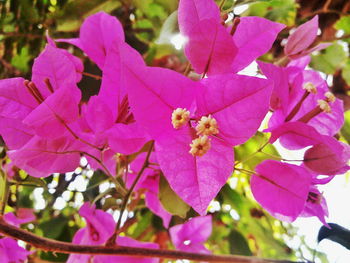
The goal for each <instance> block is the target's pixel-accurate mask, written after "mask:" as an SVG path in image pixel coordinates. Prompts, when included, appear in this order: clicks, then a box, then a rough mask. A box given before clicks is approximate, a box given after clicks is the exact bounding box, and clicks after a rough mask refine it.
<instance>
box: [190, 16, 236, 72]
mask: <svg viewBox="0 0 350 263" xmlns="http://www.w3.org/2000/svg"><path fill="white" fill-rule="evenodd" d="M187 36H188V38H189V41H188V42H187V44H186V46H185V54H186V56H187V58H188V59H189V61H190V62H191V65H192V67H193V68H194V70H195V71H196V72H197V73H199V74H200V73H203V72H205V73H207V74H208V75H215V74H221V73H229V72H232V69H231V67H230V66H228V65H231V64H232V63H233V60H234V58H235V56H236V53H237V48H236V46H235V44H234V42H233V39H232V37H231V35H230V34H229V33H228V32H227V30H226V28H225V27H224V26H223V25H221V24H220V23H217V22H216V21H215V20H213V19H206V20H202V21H201V22H200V23H199V24H196V25H195V26H193V27H192V29H191V31H189V32H188V35H187Z"/></svg>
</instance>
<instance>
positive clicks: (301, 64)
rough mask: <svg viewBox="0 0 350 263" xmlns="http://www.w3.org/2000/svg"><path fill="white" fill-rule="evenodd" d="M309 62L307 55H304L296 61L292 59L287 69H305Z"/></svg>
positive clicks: (309, 58)
mask: <svg viewBox="0 0 350 263" xmlns="http://www.w3.org/2000/svg"><path fill="white" fill-rule="evenodd" d="M310 61H311V57H310V56H308V55H304V56H303V57H300V58H298V59H294V60H292V61H291V62H289V63H288V67H297V68H300V69H305V68H306V66H307V65H309V63H310Z"/></svg>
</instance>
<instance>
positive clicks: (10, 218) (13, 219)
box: [4, 208, 35, 227]
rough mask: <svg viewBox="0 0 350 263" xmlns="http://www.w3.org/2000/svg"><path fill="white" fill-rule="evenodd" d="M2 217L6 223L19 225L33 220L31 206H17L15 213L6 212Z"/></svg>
mask: <svg viewBox="0 0 350 263" xmlns="http://www.w3.org/2000/svg"><path fill="white" fill-rule="evenodd" d="M4 219H5V221H6V222H7V223H9V224H12V225H14V226H17V227H19V226H20V225H22V224H26V223H29V222H32V221H34V220H35V215H34V213H33V209H31V208H18V209H17V211H16V215H15V214H14V213H13V212H10V213H6V214H5V215H4Z"/></svg>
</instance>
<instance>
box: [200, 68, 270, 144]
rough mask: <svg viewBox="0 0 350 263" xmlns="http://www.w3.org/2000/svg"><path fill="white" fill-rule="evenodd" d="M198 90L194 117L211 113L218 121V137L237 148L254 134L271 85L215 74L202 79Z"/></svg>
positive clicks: (246, 78) (251, 79) (265, 82)
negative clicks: (201, 85)
mask: <svg viewBox="0 0 350 263" xmlns="http://www.w3.org/2000/svg"><path fill="white" fill-rule="evenodd" d="M201 83H202V84H203V85H204V86H205V87H204V88H202V89H198V96H197V107H198V109H197V115H198V116H203V115H208V114H211V115H212V116H213V117H214V118H215V119H216V120H217V122H218V128H219V134H218V135H217V136H218V137H220V138H223V139H224V140H226V141H228V142H229V143H230V144H231V145H238V144H241V143H243V142H245V141H246V140H248V139H249V138H250V137H251V136H253V135H254V134H255V132H256V131H257V129H258V128H259V126H260V124H261V122H262V120H263V119H264V117H265V115H266V113H267V112H268V110H269V99H270V95H271V89H272V85H271V84H272V83H271V82H270V81H267V80H266V79H261V78H255V77H248V76H242V75H232V74H227V75H218V76H212V77H210V78H207V79H203V80H202V81H201Z"/></svg>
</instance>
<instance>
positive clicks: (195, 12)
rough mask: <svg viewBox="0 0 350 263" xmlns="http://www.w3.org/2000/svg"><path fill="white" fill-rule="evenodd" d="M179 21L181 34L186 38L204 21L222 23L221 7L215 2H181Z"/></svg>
mask: <svg viewBox="0 0 350 263" xmlns="http://www.w3.org/2000/svg"><path fill="white" fill-rule="evenodd" d="M178 19H179V28H180V32H181V33H182V34H184V35H186V36H187V35H190V32H191V31H192V29H193V27H194V26H196V25H197V24H199V23H200V22H201V21H202V20H205V19H211V20H213V22H214V23H216V24H219V23H220V22H221V21H220V20H221V16H220V10H219V7H218V6H217V5H216V4H215V2H214V1H213V0H180V3H179V9H178Z"/></svg>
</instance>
